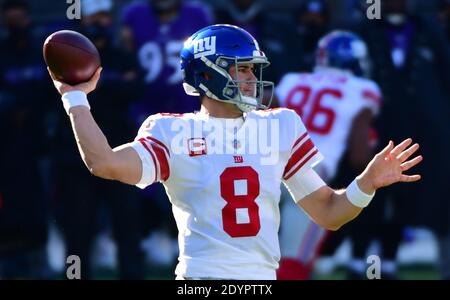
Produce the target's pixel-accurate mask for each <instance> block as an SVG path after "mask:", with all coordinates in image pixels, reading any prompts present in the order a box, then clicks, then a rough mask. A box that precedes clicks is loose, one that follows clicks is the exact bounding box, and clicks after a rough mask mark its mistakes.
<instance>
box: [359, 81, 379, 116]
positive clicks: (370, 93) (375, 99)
mask: <svg viewBox="0 0 450 300" xmlns="http://www.w3.org/2000/svg"><path fill="white" fill-rule="evenodd" d="M361 81H362V82H361V84H360V86H359V87H360V95H359V98H360V99H361V105H362V107H363V108H369V109H370V110H371V111H372V114H373V115H374V116H375V115H377V114H378V112H379V110H380V107H381V103H382V97H381V90H380V88H379V87H378V85H377V84H376V83H375V82H374V81H372V80H367V79H362V80H361Z"/></svg>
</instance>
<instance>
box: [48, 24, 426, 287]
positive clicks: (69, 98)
mask: <svg viewBox="0 0 450 300" xmlns="http://www.w3.org/2000/svg"><path fill="white" fill-rule="evenodd" d="M267 65H268V60H267V58H266V56H265V55H264V53H263V52H262V51H261V50H260V49H259V46H258V43H257V42H256V41H255V39H254V38H253V37H252V36H251V35H250V34H249V33H247V32H246V31H244V30H243V29H241V28H238V27H235V26H231V25H213V26H209V27H206V28H203V29H201V30H199V31H198V32H196V33H194V34H193V35H192V36H191V37H190V38H189V39H188V40H187V41H186V43H185V45H184V48H183V50H182V52H181V67H182V70H183V73H184V84H185V89H186V92H187V93H188V94H190V95H199V96H200V99H201V110H200V112H198V113H193V114H185V115H179V116H178V117H177V116H176V115H175V116H174V115H170V114H169V115H167V114H158V115H154V116H150V117H149V118H148V119H147V121H146V122H144V124H143V125H142V127H141V129H140V130H139V133H138V136H137V138H136V140H135V141H134V142H131V143H128V144H125V145H122V146H119V147H117V148H114V149H112V148H111V147H110V146H109V144H108V141H107V139H106V137H105V136H104V135H103V133H102V132H101V130H100V128H99V127H98V126H97V124H96V122H95V120H94V118H93V116H92V114H91V112H90V110H89V104H88V101H87V97H86V94H88V93H90V92H91V91H93V90H94V89H95V86H96V83H97V81H98V79H99V77H100V71H101V69H99V70H98V71H97V73H96V74H95V75H94V77H93V78H92V79H91V80H90V81H89V82H86V83H82V84H80V85H77V86H69V85H67V84H64V83H62V82H58V81H57V80H56V79H55V77H54V76H53V74H51V76H52V78H53V80H54V84H55V86H56V88H57V90H58V91H59V93H60V94H61V95H62V101H63V103H64V106H65V108H66V110H67V113H68V114H69V115H70V119H71V123H72V128H73V130H74V134H75V138H76V140H77V143H78V147H79V150H80V154H81V157H82V158H83V161H84V162H85V164H86V166H87V167H88V169H89V170H90V171H91V172H92V173H93V174H94V175H96V176H99V177H102V178H105V179H111V180H118V181H121V182H124V183H127V184H131V185H137V186H139V187H145V186H147V185H149V184H151V183H153V182H155V181H160V182H163V183H164V186H165V188H166V191H167V193H168V195H169V198H170V201H171V203H172V207H173V213H174V216H175V219H176V221H177V226H178V229H179V246H180V256H179V263H178V266H177V268H176V274H177V277H178V278H180V279H183V278H225V279H275V277H276V274H275V271H276V269H277V267H278V261H279V258H280V253H279V245H278V235H277V233H278V226H279V209H278V201H279V196H280V184H281V182H284V183H285V184H286V185H287V186H288V188H289V190H290V191H291V193H292V194H293V197H294V199H296V200H297V201H298V204H299V206H300V207H301V208H303V209H304V210H305V211H306V212H307V213H308V214H309V215H310V216H311V217H312V218H313V219H314V220H315V221H316V222H317V223H318V224H320V225H321V226H323V227H325V228H328V229H331V230H336V229H338V228H339V227H340V226H342V225H343V224H344V223H346V222H348V221H350V220H352V219H353V218H355V217H356V216H357V215H358V214H359V213H360V212H361V211H362V208H363V207H365V206H367V205H368V203H369V201H370V200H371V199H372V197H373V194H374V193H375V191H376V189H378V188H380V187H383V186H386V185H390V184H392V183H395V182H399V181H402V182H412V181H417V180H419V179H420V175H411V176H409V175H405V174H403V172H404V171H406V170H408V169H410V168H411V167H412V166H414V165H416V164H417V163H419V162H420V161H421V159H422V158H421V156H417V157H416V158H414V159H412V160H408V159H409V157H410V156H411V155H412V154H413V153H414V152H415V151H416V150H417V149H418V147H419V146H418V145H417V144H414V145H413V146H410V145H411V143H412V141H411V139H407V140H405V141H404V142H402V143H401V144H399V145H397V146H395V147H394V144H393V143H392V142H389V145H388V146H386V148H385V149H384V150H383V151H382V152H380V153H379V154H378V155H377V156H375V157H374V159H373V160H372V161H371V162H370V163H369V165H368V166H367V168H366V169H365V170H364V172H363V173H362V174H361V175H360V176H358V177H357V179H355V181H354V182H353V183H352V184H351V185H349V187H348V188H347V189H346V190H339V191H335V190H333V189H331V188H329V187H328V186H327V185H326V184H325V183H324V182H323V181H322V179H321V178H320V177H319V175H318V174H317V173H316V172H315V171H314V170H313V169H312V166H313V165H314V164H316V163H317V162H318V161H320V159H321V155H320V153H319V152H318V151H317V149H316V148H315V146H314V144H313V142H312V141H311V139H310V138H309V136H308V134H307V132H306V129H305V127H304V126H303V124H302V121H301V119H300V117H299V116H298V115H297V114H296V113H295V112H294V111H292V110H288V109H278V110H266V111H263V110H260V111H258V110H255V109H259V108H264V106H263V105H262V104H261V100H262V97H263V91H262V90H263V88H264V86H270V83H268V82H264V81H262V77H261V76H262V68H263V67H265V66H267ZM255 74H256V75H259V76H260V78H259V79H258V78H257V77H256V75H255ZM161 100H162V101H164V99H161ZM227 120H229V122H226V121H227ZM222 123H225V124H226V125H227V126H226V128H225V130H228V129H229V131H231V132H232V133H233V134H231V135H229V134H227V135H225V136H226V137H225V138H223V139H222V138H220V134H221V133H223V132H222V131H220V130H217V129H212V128H215V127H217V126H218V127H219V128H220V124H222ZM255 125H256V127H255ZM255 128H256V129H258V130H257V132H256V133H255V132H253V133H252V135H251V136H249V135H248V134H245V132H247V131H252V130H253V129H255ZM269 133H270V137H271V138H273V140H272V141H271V144H270V147H268V148H266V149H264V150H268V151H265V152H264V153H262V151H259V152H258V151H256V152H252V151H247V148H248V146H249V145H250V148H251V144H252V143H253V142H254V140H255V137H256V138H267V135H269ZM272 133H274V134H272ZM266 141H267V140H266ZM277 143H278V144H277ZM241 149H242V150H241ZM250 150H252V149H250ZM253 150H254V149H253ZM258 150H259V149H258ZM267 153H270V154H273V155H271V156H270V157H266V154H267ZM274 157H275V159H272V158H274ZM266 158H267V159H266ZM124 201H126V199H124Z"/></svg>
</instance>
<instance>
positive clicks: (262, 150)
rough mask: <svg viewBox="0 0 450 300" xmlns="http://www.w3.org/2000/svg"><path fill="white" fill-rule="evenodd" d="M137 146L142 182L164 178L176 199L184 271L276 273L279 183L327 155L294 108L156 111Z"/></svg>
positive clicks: (233, 275) (236, 275) (246, 275)
mask: <svg viewBox="0 0 450 300" xmlns="http://www.w3.org/2000/svg"><path fill="white" fill-rule="evenodd" d="M131 145H132V146H133V148H134V149H135V150H136V151H137V153H138V154H139V156H140V158H141V160H142V166H143V172H142V178H141V181H140V182H139V183H138V184H137V186H139V187H140V188H145V187H146V186H148V185H149V184H152V183H153V182H157V181H158V182H162V183H163V184H164V187H165V189H166V192H167V194H168V196H169V199H170V202H171V203H172V209H173V213H174V216H175V220H176V222H177V226H178V230H179V237H178V242H179V247H180V256H179V263H178V266H177V268H176V271H175V273H176V274H177V275H178V276H181V277H200V278H203V277H208V278H224V279H275V270H276V269H277V268H278V261H279V258H280V251H279V244H278V228H279V221H280V220H279V219H280V216H279V207H278V202H279V198H280V183H281V182H285V183H286V184H289V179H290V178H291V177H292V176H293V175H295V174H297V175H299V174H302V173H303V172H305V171H307V170H308V169H310V168H312V167H313V166H314V165H315V164H316V163H318V162H319V161H320V160H321V159H322V156H321V154H320V153H319V152H318V150H317V149H316V147H315V146H314V144H313V142H312V141H311V139H310V138H309V136H308V134H307V132H306V129H305V126H304V125H303V123H302V121H301V120H300V117H299V116H298V115H297V114H296V113H295V112H294V111H292V110H290V109H274V110H266V111H253V112H250V113H247V114H245V115H244V117H242V118H238V119H218V118H213V117H211V116H209V115H207V114H203V113H189V114H183V115H176V114H157V115H152V116H150V117H149V118H148V119H147V120H146V121H145V122H144V123H143V125H142V126H141V128H140V130H139V133H138V136H137V137H136V139H135V141H134V142H133V143H131Z"/></svg>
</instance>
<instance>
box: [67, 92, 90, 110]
mask: <svg viewBox="0 0 450 300" xmlns="http://www.w3.org/2000/svg"><path fill="white" fill-rule="evenodd" d="M61 100H62V102H63V105H64V109H65V110H66V113H67V114H69V110H70V109H71V108H72V107H75V106H86V107H87V108H89V109H91V107H90V106H89V102H88V99H87V95H86V93H85V92H82V91H70V92H67V93H64V94H63V95H62V97H61Z"/></svg>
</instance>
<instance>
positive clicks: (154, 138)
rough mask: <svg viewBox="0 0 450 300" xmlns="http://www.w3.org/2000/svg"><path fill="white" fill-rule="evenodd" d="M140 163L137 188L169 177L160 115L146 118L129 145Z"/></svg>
mask: <svg viewBox="0 0 450 300" xmlns="http://www.w3.org/2000/svg"><path fill="white" fill-rule="evenodd" d="M131 146H132V147H133V148H134V149H135V150H136V152H137V153H138V155H139V157H140V159H141V161H142V176H141V180H140V181H139V182H138V183H137V184H136V186H137V187H139V188H141V189H144V188H145V187H147V186H149V185H150V184H152V183H154V182H164V181H166V180H167V179H168V178H169V176H170V162H171V153H170V150H169V148H168V147H167V145H166V143H165V138H164V130H163V121H162V120H161V115H160V114H157V115H152V116H150V117H148V118H147V119H146V120H145V121H144V123H142V125H141V127H140V128H139V131H138V134H137V136H136V138H135V139H134V142H132V143H131Z"/></svg>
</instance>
